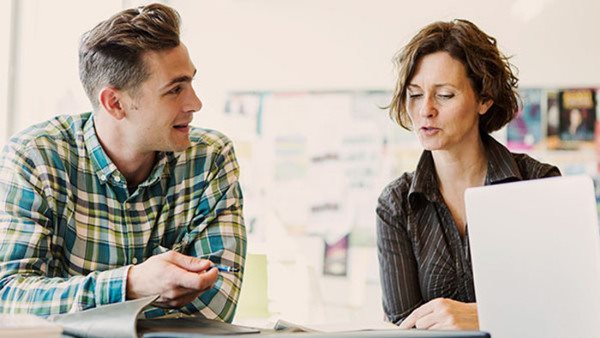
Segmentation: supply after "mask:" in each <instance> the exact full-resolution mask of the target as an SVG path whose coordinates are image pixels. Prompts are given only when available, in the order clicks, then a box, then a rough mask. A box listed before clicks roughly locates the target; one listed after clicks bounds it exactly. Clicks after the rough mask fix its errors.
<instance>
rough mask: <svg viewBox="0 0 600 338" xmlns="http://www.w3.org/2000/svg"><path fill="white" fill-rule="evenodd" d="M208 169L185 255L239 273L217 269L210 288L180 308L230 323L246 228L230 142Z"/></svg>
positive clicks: (244, 246) (236, 295)
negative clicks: (206, 260) (208, 260)
mask: <svg viewBox="0 0 600 338" xmlns="http://www.w3.org/2000/svg"><path fill="white" fill-rule="evenodd" d="M211 168H212V169H211V172H210V173H209V175H208V179H207V186H206V189H205V190H204V193H203V194H202V197H201V200H200V202H199V205H198V209H197V212H196V215H195V217H194V220H193V221H192V223H193V224H192V227H193V230H192V231H190V232H189V233H188V235H187V238H189V244H188V245H187V247H188V248H189V249H188V251H187V252H186V254H188V255H190V256H196V257H200V258H206V259H210V260H211V261H213V262H214V263H217V264H223V265H227V266H232V267H235V268H239V269H240V272H237V273H229V272H220V273H219V277H218V279H217V281H216V282H215V284H214V286H213V288H212V289H210V290H208V291H205V292H204V293H202V294H201V295H200V296H199V297H198V298H197V299H196V300H194V301H193V302H191V303H190V304H188V305H186V306H185V307H184V308H182V309H181V310H182V311H183V312H185V313H196V312H199V313H201V314H202V315H203V316H204V317H206V318H209V319H217V320H222V321H225V322H231V321H232V320H233V316H234V314H235V309H236V306H237V301H238V298H239V295H240V289H241V286H242V277H243V272H244V264H245V257H246V228H245V226H244V219H243V216H242V206H243V198H242V193H241V189H240V185H239V180H238V179H239V166H238V163H237V160H236V158H235V154H234V150H233V146H232V144H231V142H230V141H228V142H227V143H226V144H225V146H224V147H223V148H222V150H221V152H220V154H218V155H217V156H216V157H215V159H214V160H213V164H212V166H211Z"/></svg>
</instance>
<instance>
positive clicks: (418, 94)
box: [408, 93, 423, 99]
mask: <svg viewBox="0 0 600 338" xmlns="http://www.w3.org/2000/svg"><path fill="white" fill-rule="evenodd" d="M421 96H423V94H420V93H408V97H409V98H411V99H416V98H419V97H421Z"/></svg>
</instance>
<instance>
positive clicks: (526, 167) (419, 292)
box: [376, 136, 560, 324]
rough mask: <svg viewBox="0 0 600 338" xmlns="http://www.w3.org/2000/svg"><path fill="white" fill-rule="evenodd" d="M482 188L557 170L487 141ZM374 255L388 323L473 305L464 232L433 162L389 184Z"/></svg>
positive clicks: (428, 158) (427, 158) (426, 157)
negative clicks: (441, 307)
mask: <svg viewBox="0 0 600 338" xmlns="http://www.w3.org/2000/svg"><path fill="white" fill-rule="evenodd" d="M484 145H485V147H486V152H487V156H488V171H487V176H486V179H485V184H486V185H490V184H498V183H504V182H512V181H520V180H528V179H535V178H542V177H550V176H560V171H559V170H558V168H556V167H554V166H551V165H548V164H544V163H540V162H538V161H536V160H534V159H532V158H531V157H529V156H527V155H525V154H513V153H511V152H509V151H508V149H506V148H505V147H504V146H503V145H501V144H500V143H498V142H497V141H496V140H494V139H493V138H492V137H490V136H486V137H484ZM376 212H377V251H378V256H379V268H380V269H379V270H380V275H381V286H382V296H383V309H384V312H385V314H386V316H387V318H388V319H389V320H390V321H391V322H393V323H396V324H399V323H400V322H401V321H402V320H403V319H404V318H406V316H408V315H409V314H410V313H411V312H412V311H413V310H414V309H415V308H417V307H419V306H420V305H422V304H424V303H426V302H428V301H430V300H432V299H434V298H438V297H443V298H450V299H454V300H457V301H461V302H474V301H475V292H474V286H473V273H472V268H471V259H470V254H469V240H468V229H467V233H466V234H465V236H464V238H463V237H462V236H461V235H460V234H459V232H458V229H457V227H456V224H455V223H454V219H453V218H452V215H451V213H450V210H449V209H448V207H447V205H446V203H444V200H443V198H442V195H441V194H440V192H439V189H438V184H437V179H436V173H435V168H434V164H433V158H432V155H431V152H430V151H424V152H423V154H422V155H421V158H420V160H419V163H418V165H417V168H416V170H415V171H414V172H412V173H405V174H404V175H402V176H401V177H400V178H398V179H396V180H395V181H393V182H391V183H390V184H389V185H388V186H387V187H386V188H385V189H384V190H383V192H382V193H381V196H380V197H379V201H378V206H377V210H376Z"/></svg>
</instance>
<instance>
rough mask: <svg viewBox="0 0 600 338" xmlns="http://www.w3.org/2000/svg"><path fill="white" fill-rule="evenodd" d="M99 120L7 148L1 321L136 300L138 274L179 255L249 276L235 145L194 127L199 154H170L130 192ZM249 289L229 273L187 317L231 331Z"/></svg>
mask: <svg viewBox="0 0 600 338" xmlns="http://www.w3.org/2000/svg"><path fill="white" fill-rule="evenodd" d="M92 116H93V115H92V114H91V113H85V114H81V115H73V116H59V117H56V118H54V119H52V120H50V121H48V122H44V123H41V124H38V125H36V126H33V127H31V128H29V129H27V130H26V131H24V132H21V133H19V134H17V135H16V136H14V137H12V138H11V139H10V140H9V142H8V143H7V145H6V146H5V147H4V149H3V152H2V156H1V159H0V312H4V313H17V312H29V313H34V314H37V315H42V316H44V315H50V314H57V313H64V312H73V311H79V310H83V309H88V308H92V307H96V306H98V305H103V304H110V303H115V302H122V301H125V300H126V296H125V295H126V291H125V286H126V278H127V271H128V269H129V267H130V266H131V264H136V263H141V262H143V261H144V260H146V259H147V258H149V257H150V256H152V255H155V254H158V253H162V252H165V251H168V250H176V251H178V252H181V253H184V254H186V255H190V256H196V257H201V258H208V259H210V260H212V261H213V262H215V263H220V264H226V265H230V266H234V267H238V268H240V269H242V271H243V267H244V259H245V255H246V230H245V227H244V221H243V216H242V194H241V191H240V186H239V183H238V177H239V167H238V164H237V161H236V158H235V155H234V151H233V147H232V143H231V141H230V140H228V139H227V138H226V137H225V136H224V135H222V134H220V133H218V132H215V131H209V130H203V129H197V128H194V129H192V131H191V133H190V140H191V143H192V146H191V147H190V148H188V149H187V150H185V151H183V152H179V153H173V152H164V153H159V154H158V156H157V161H156V165H155V167H154V168H153V170H152V172H151V174H150V176H149V177H148V179H147V180H146V181H144V182H142V183H141V184H140V185H139V186H138V187H137V189H136V190H135V191H131V192H130V191H129V190H128V188H127V186H126V183H125V177H124V176H123V175H122V174H121V173H120V172H119V171H118V170H117V169H116V167H115V165H114V164H113V163H112V161H111V160H110V158H109V157H108V156H107V154H106V153H105V152H104V150H103V149H102V147H101V146H100V143H99V141H98V137H97V135H96V133H95V128H94V119H93V117H92ZM241 283H242V273H239V274H231V273H220V274H219V278H218V280H217V282H216V283H215V285H214V287H213V288H212V289H210V290H208V291H206V292H204V293H203V294H201V295H200V297H198V298H197V299H196V300H195V301H193V302H192V303H190V304H188V305H186V306H184V307H182V308H181V309H179V310H180V311H182V312H184V313H194V312H200V313H201V314H203V315H204V316H205V317H207V318H213V319H221V320H224V321H231V320H232V319H233V315H234V312H235V307H236V303H237V300H238V297H239V292H240V287H241ZM163 313H164V311H163V310H161V309H156V308H155V309H151V310H149V311H147V312H146V315H147V316H154V315H159V314H163Z"/></svg>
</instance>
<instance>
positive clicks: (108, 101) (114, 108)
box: [98, 87, 126, 120]
mask: <svg viewBox="0 0 600 338" xmlns="http://www.w3.org/2000/svg"><path fill="white" fill-rule="evenodd" d="M122 99H123V93H122V92H121V91H120V90H118V89H116V88H114V87H104V88H102V89H101V90H100V93H99V94H98V101H100V106H101V107H102V108H103V109H104V110H105V111H106V112H107V113H108V114H109V115H110V116H112V117H114V118H115V119H117V120H121V119H123V118H124V117H125V115H126V111H125V109H124V106H123V103H122Z"/></svg>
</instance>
